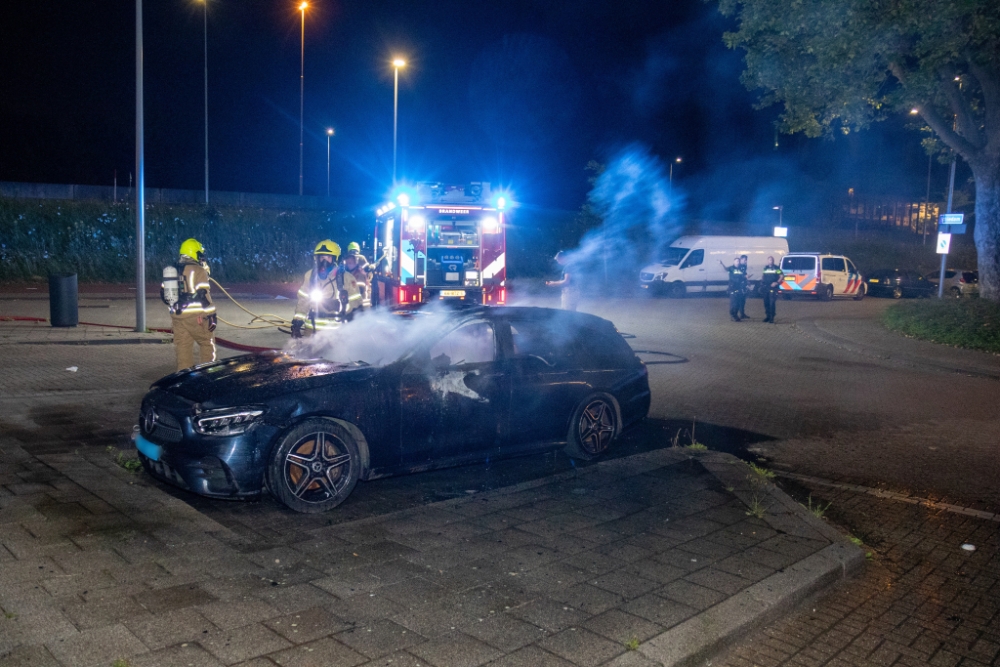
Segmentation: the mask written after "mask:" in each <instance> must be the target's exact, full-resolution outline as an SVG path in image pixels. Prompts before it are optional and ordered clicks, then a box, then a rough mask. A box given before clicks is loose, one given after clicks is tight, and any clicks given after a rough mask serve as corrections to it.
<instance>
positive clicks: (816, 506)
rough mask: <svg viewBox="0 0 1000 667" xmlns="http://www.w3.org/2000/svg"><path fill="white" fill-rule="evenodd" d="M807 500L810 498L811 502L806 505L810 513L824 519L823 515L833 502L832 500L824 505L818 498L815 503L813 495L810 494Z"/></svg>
mask: <svg viewBox="0 0 1000 667" xmlns="http://www.w3.org/2000/svg"><path fill="white" fill-rule="evenodd" d="M807 500H808V503H809V504H808V505H807V506H806V509H808V510H809V513H810V514H812V515H813V516H814V517H816V518H817V519H822V518H823V515H824V514H826V511H827V510H828V509H830V505H832V504H833V503H832V502H830V503H827V504H826V505H824V504H823V503H822V502H821V501H819V500H817V501H816V502H815V503H814V502H813V497H812V496H811V495H810V496H809V498H808V499H807Z"/></svg>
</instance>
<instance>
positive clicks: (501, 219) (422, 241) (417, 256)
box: [375, 183, 510, 305]
mask: <svg viewBox="0 0 1000 667" xmlns="http://www.w3.org/2000/svg"><path fill="white" fill-rule="evenodd" d="M509 203H510V202H509V200H508V199H507V197H505V196H504V195H503V194H498V193H495V192H491V191H490V184H489V183H469V184H468V185H460V186H454V185H442V184H440V183H422V184H419V185H417V186H415V187H413V188H408V189H406V190H402V191H400V192H399V193H398V194H397V195H396V197H395V201H391V202H389V203H387V204H385V205H383V206H382V207H381V208H379V209H378V211H377V212H376V217H375V257H376V258H377V259H378V260H379V261H378V262H377V263H376V267H375V269H376V271H377V272H378V274H379V278H380V280H381V281H382V282H383V284H384V285H386V288H384V289H385V291H384V294H383V299H384V300H385V301H386V302H388V303H397V304H412V303H426V302H429V301H434V300H438V299H460V300H465V301H469V302H472V303H480V304H485V305H503V304H504V303H505V302H506V300H507V287H506V279H507V270H506V230H505V225H506V220H505V218H506V214H507V209H508V207H509Z"/></svg>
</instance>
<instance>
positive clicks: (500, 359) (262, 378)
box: [136, 308, 650, 512]
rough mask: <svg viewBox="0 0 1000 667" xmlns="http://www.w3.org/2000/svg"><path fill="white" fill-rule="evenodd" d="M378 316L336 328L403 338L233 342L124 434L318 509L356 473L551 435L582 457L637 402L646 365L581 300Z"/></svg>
mask: <svg viewBox="0 0 1000 667" xmlns="http://www.w3.org/2000/svg"><path fill="white" fill-rule="evenodd" d="M377 317H378V316H371V317H370V318H369V317H363V318H360V319H359V320H358V321H356V322H354V323H352V324H350V325H347V326H346V327H344V329H342V331H345V332H346V333H345V336H346V335H347V333H350V334H351V336H352V337H351V338H350V339H347V338H344V340H345V341H348V340H352V341H357V340H358V339H361V338H365V337H366V336H371V335H382V336H384V337H385V339H386V341H388V342H391V343H394V344H397V345H399V346H400V347H401V348H405V349H403V350H402V351H401V352H400V353H398V354H397V353H396V352H395V351H393V352H392V354H391V355H389V357H388V358H386V359H385V360H382V359H368V360H361V359H351V358H350V357H351V356H354V355H353V354H352V351H351V350H350V349H349V348H350V347H351V345H349V344H346V343H345V344H344V345H334V346H333V348H332V350H330V351H328V353H326V354H323V357H324V358H317V359H301V358H297V357H296V356H293V355H291V354H286V353H277V352H275V353H271V354H263V355H247V356H241V357H233V358H230V359H226V360H224V361H219V362H215V363H212V364H206V365H203V366H198V367H195V368H193V369H190V370H187V371H181V372H178V373H175V374H173V375H169V376H167V377H165V378H163V379H161V380H159V381H158V382H156V383H155V384H154V385H153V386H152V387H151V389H150V391H149V393H148V394H147V395H146V397H145V398H144V399H143V401H142V407H141V410H140V416H139V426H138V430H137V434H136V445H137V447H138V449H139V453H140V459H141V461H142V463H143V465H144V467H145V469H146V470H147V471H148V472H149V473H150V474H151V475H153V476H154V477H157V478H159V479H161V480H164V481H167V482H170V483H172V484H175V485H177V486H180V487H182V488H185V489H188V490H190V491H193V492H195V493H199V494H203V495H207V496H216V497H226V498H239V497H250V496H255V495H258V494H260V493H261V492H262V491H263V490H264V489H265V488H266V489H267V490H269V491H270V492H271V493H272V494H273V495H274V496H276V497H277V498H278V499H279V500H280V501H281V502H283V503H284V504H286V505H287V506H288V507H290V508H292V509H294V510H297V511H300V512H322V511H325V510H328V509H331V508H333V507H335V506H336V505H338V504H340V503H341V502H343V500H344V499H345V498H346V497H347V496H348V495H349V494H350V493H351V491H352V489H353V488H354V486H355V484H356V482H357V481H358V480H359V479H360V480H370V479H375V478H377V477H382V476H386V475H391V474H395V473H402V472H415V471H420V470H428V469H431V468H439V467H444V466H453V465H458V464H462V463H469V462H474V461H477V460H483V459H485V458H487V457H494V458H495V457H506V456H516V455H519V454H527V453H531V452H536V451H541V450H545V449H551V448H556V447H565V448H566V449H567V451H568V452H569V454H570V455H571V456H574V457H577V458H583V459H590V458H593V457H596V456H598V455H600V454H601V453H602V452H604V451H605V450H606V449H607V448H608V446H609V445H610V444H611V443H612V442H613V441H614V439H615V438H616V437H617V436H618V435H619V434H620V433H621V432H622V430H623V429H624V428H626V427H628V426H629V425H631V424H633V423H635V422H637V421H639V420H641V419H643V418H644V417H645V416H646V414H647V412H648V411H649V403H650V394H649V383H648V377H647V372H646V367H645V365H644V364H643V363H642V362H641V361H640V360H639V358H638V357H637V356H636V355H635V353H634V352H633V351H632V349H631V348H630V347H629V345H628V343H626V342H625V340H624V339H623V338H622V336H621V335H620V334H619V333H618V332H617V331H616V329H615V327H614V325H612V324H611V322H608V321H607V320H603V319H601V318H598V317H595V316H593V315H587V314H583V313H571V312H566V311H561V310H551V309H545V308H489V309H486V308H472V309H467V310H460V311H446V312H438V313H430V314H426V315H423V314H419V315H409V316H405V317H398V316H390V315H385V316H382V317H383V318H388V317H395V318H396V319H397V320H399V322H398V323H397V322H393V323H392V325H393V326H392V327H389V329H391V330H386V328H384V327H381V326H378V327H375V328H373V327H372V326H371V325H368V328H367V329H365V326H366V325H365V324H364V323H365V320H366V319H367V320H368V321H369V322H370V323H376V324H377V323H379V320H378V319H377ZM411 320H412V321H411ZM355 327H356V328H355ZM414 331H419V335H413V336H410V334H411V333H412V332H414ZM363 347H364V346H362V348H363ZM389 349H391V346H389ZM338 350H341V351H340V352H339V353H338ZM375 355H376V353H372V354H371V355H370V356H375ZM330 358H339V359H340V360H338V361H331V360H329V359H330Z"/></svg>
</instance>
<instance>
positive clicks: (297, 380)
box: [153, 353, 377, 408]
mask: <svg viewBox="0 0 1000 667" xmlns="http://www.w3.org/2000/svg"><path fill="white" fill-rule="evenodd" d="M376 370H377V369H375V368H373V367H370V366H366V365H358V364H356V363H341V362H332V361H326V360H325V359H305V360H303V359H296V358H294V357H291V356H289V355H286V354H280V353H270V354H255V355H244V356H240V357H230V358H229V359H225V360H222V361H217V362H215V363H213V364H206V365H204V366H196V367H195V368H192V369H189V370H184V371H179V372H177V373H174V374H173V375H168V376H166V377H165V378H162V379H160V380H158V381H157V382H155V383H154V384H153V388H157V389H162V390H165V391H169V392H171V393H173V394H176V395H178V396H181V397H183V398H186V399H188V400H190V401H194V402H195V403H200V404H202V406H203V407H205V408H211V407H214V406H216V405H219V406H223V405H233V404H235V403H241V404H242V403H257V402H262V401H266V400H267V399H269V398H271V397H273V396H276V395H281V394H288V393H290V392H294V391H302V390H304V389H311V388H313V387H317V386H320V385H328V384H329V383H330V381H331V379H332V378H331V376H337V377H338V378H341V377H342V378H343V379H344V380H355V379H357V380H361V379H365V378H367V377H369V376H370V375H371V374H372V373H373V372H375V371H376Z"/></svg>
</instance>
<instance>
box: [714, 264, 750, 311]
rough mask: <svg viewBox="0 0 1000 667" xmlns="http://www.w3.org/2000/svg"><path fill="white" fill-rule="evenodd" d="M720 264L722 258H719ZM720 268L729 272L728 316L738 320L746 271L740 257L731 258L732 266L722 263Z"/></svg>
mask: <svg viewBox="0 0 1000 667" xmlns="http://www.w3.org/2000/svg"><path fill="white" fill-rule="evenodd" d="M719 264H722V260H719ZM722 268H724V269H725V270H726V271H728V272H729V316H730V317H731V318H733V322H739V321H740V308H742V307H743V303H744V301H745V299H746V286H747V272H746V268H745V267H744V265H743V263H742V262H740V258H739V257H736V258H734V259H733V265H732V266H726V265H725V264H722Z"/></svg>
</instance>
